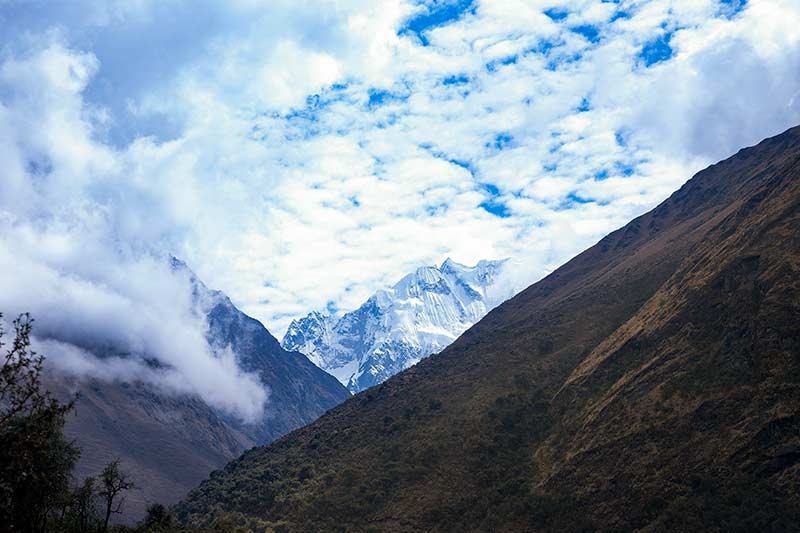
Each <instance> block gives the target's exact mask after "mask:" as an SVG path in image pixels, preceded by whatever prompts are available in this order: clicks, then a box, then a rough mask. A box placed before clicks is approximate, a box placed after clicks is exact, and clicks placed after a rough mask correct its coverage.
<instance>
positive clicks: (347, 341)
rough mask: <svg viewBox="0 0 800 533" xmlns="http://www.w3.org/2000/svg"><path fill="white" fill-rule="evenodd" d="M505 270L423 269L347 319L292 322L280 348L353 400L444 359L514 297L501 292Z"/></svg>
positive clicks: (498, 265)
mask: <svg viewBox="0 0 800 533" xmlns="http://www.w3.org/2000/svg"><path fill="white" fill-rule="evenodd" d="M504 264H505V261H480V262H478V264H477V265H475V266H474V267H467V266H464V265H460V264H458V263H456V262H455V261H453V260H451V259H447V260H446V261H445V262H444V263H442V266H441V267H439V268H436V267H433V266H431V267H422V268H418V269H417V270H416V272H414V273H412V274H409V275H408V276H406V277H404V278H403V279H402V280H400V281H399V282H398V283H397V284H396V285H395V286H394V287H392V288H390V289H384V290H380V291H378V292H376V293H375V294H374V295H372V296H371V297H370V298H369V299H368V300H367V301H366V302H365V303H364V304H363V305H361V307H359V308H358V309H356V310H355V311H352V312H349V313H345V314H344V315H343V316H341V317H338V318H337V317H332V316H329V315H325V314H322V313H319V312H313V313H311V314H309V315H308V316H306V317H304V318H302V319H300V320H295V321H293V322H292V323H291V325H290V326H289V329H288V330H287V331H286V335H284V337H283V341H282V342H281V345H282V346H283V347H284V348H285V349H287V350H296V351H298V352H302V353H304V354H306V355H307V356H308V357H309V359H311V360H312V361H313V362H314V363H315V364H317V365H318V366H319V367H320V368H322V369H324V370H326V371H327V372H329V373H331V374H333V375H334V376H336V377H337V378H338V379H339V381H341V382H342V383H343V384H345V385H346V386H347V388H348V389H349V390H350V391H351V392H358V391H361V390H364V389H366V388H369V387H372V386H373V385H377V384H378V383H382V382H383V381H385V380H386V379H387V378H389V377H391V376H393V375H394V374H396V373H397V372H399V371H401V370H404V369H406V368H408V367H410V366H411V365H414V364H416V363H417V362H418V361H419V360H420V359H422V358H423V357H427V356H429V355H430V354H432V353H436V352H439V351H441V350H442V349H443V348H444V347H446V346H447V345H449V344H450V343H451V342H453V341H454V340H455V339H456V338H457V337H458V336H459V335H461V334H462V333H463V332H464V331H465V330H466V329H467V328H469V327H470V326H472V325H473V324H474V323H475V322H477V321H478V320H480V319H481V318H483V316H484V315H485V314H486V313H487V312H488V311H490V310H491V309H493V308H494V307H495V306H497V305H498V304H499V303H501V302H502V301H504V300H506V299H507V298H509V297H511V296H513V294H512V292H511V291H510V290H508V289H506V288H504V287H502V286H500V285H499V278H500V275H501V272H502V268H503V265H504Z"/></svg>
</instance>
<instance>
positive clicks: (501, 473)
mask: <svg viewBox="0 0 800 533" xmlns="http://www.w3.org/2000/svg"><path fill="white" fill-rule="evenodd" d="M798 320H800V128H795V129H792V130H789V131H788V132H786V133H784V134H782V135H780V136H777V137H775V138H772V139H768V140H766V141H764V142H762V143H761V144H759V145H758V146H756V147H753V148H749V149H745V150H742V151H740V152H739V153H738V154H736V155H735V156H733V157H731V158H730V159H727V160H725V161H723V162H721V163H719V164H716V165H713V166H711V167H709V168H708V169H706V170H704V171H702V172H700V173H698V174H697V175H696V176H695V177H694V178H692V179H691V180H690V181H688V182H687V183H686V184H685V185H684V186H683V187H682V188H681V189H680V190H679V191H677V192H675V193H674V194H673V195H672V196H671V197H670V198H669V199H667V200H666V201H665V202H663V203H662V204H661V205H659V206H658V207H657V208H655V209H654V210H652V211H651V212H649V213H647V214H645V215H643V216H641V217H639V218H637V219H635V220H634V221H632V222H631V223H630V224H628V225H627V226H625V227H624V228H622V229H620V230H618V231H615V232H613V233H611V234H610V235H608V236H607V237H606V238H604V239H603V240H601V241H600V242H599V243H598V244H596V245H595V246H593V247H592V248H590V249H588V250H587V251H585V252H584V253H582V254H580V255H579V256H577V257H575V258H574V259H573V260H571V261H570V262H569V263H567V264H565V265H564V266H562V267H561V268H559V269H558V270H556V271H555V272H553V273H552V274H551V275H549V276H548V277H547V278H545V279H544V280H542V281H540V282H538V283H536V284H534V285H532V286H531V287H529V288H528V289H526V290H525V291H523V292H522V293H520V294H519V295H517V296H516V297H514V298H512V299H511V300H509V301H507V302H506V303H504V304H502V305H500V306H499V307H498V308H496V309H495V310H494V311H492V312H490V313H489V314H488V315H487V316H486V317H485V318H484V319H483V320H481V321H480V322H479V323H478V324H476V325H475V326H473V327H472V328H471V329H470V330H468V331H467V332H466V333H465V334H464V335H462V336H461V337H460V338H459V339H458V340H457V341H456V342H455V343H453V344H452V345H451V346H449V347H448V348H447V349H445V350H444V351H443V352H442V353H440V354H438V355H434V356H432V357H429V358H427V359H424V360H423V361H421V362H420V363H419V364H418V365H416V366H414V367H413V368H411V369H408V370H406V371H404V372H401V373H399V374H398V375H396V376H394V377H393V378H390V379H389V380H387V381H386V382H385V383H383V384H382V385H380V386H378V387H375V388H373V389H370V390H368V391H365V392H363V393H361V394H358V395H356V396H355V397H354V398H352V399H351V400H349V401H347V402H345V403H344V404H342V405H340V406H339V407H337V408H336V409H333V410H331V411H329V412H328V413H327V414H326V415H324V416H323V417H321V418H320V419H319V420H317V421H316V422H314V423H312V424H311V425H309V426H306V427H304V428H302V429H300V430H297V431H295V432H293V433H291V434H289V435H288V436H286V437H284V438H282V439H280V440H279V441H277V442H275V443H274V444H272V445H270V446H266V447H262V448H256V449H253V450H251V451H249V452H247V453H246V454H244V455H243V456H242V457H241V458H239V459H237V460H236V461H235V462H233V463H231V464H229V465H228V466H227V467H226V468H225V469H224V470H223V471H221V472H218V473H217V474H216V475H215V476H214V477H212V478H211V479H210V480H207V481H205V482H204V483H202V484H201V485H200V486H199V487H198V488H197V489H195V490H193V491H192V492H191V493H190V495H189V496H188V497H187V499H186V500H185V501H184V502H182V503H181V504H180V506H179V507H178V510H179V514H180V517H181V518H182V519H183V520H184V521H185V522H187V523H192V524H203V523H207V522H208V520H209V519H210V517H211V516H212V514H213V513H212V506H215V505H219V506H221V508H222V509H225V510H227V511H229V512H232V513H236V514H240V515H242V519H243V520H249V521H250V523H251V524H256V523H258V524H261V525H264V524H267V525H269V524H272V523H277V522H281V523H283V524H284V525H286V526H287V527H288V528H289V529H292V530H304V529H309V528H310V529H325V528H333V527H340V528H346V529H348V530H354V531H359V530H367V529H369V528H377V529H380V530H384V531H412V530H501V531H519V530H549V531H554V530H581V529H599V530H637V529H641V530H647V531H660V530H673V531H674V530H686V531H696V530H709V529H710V530H722V531H734V530H750V531H755V530H762V531H763V530H793V529H796V528H797V524H798V523H800V515H799V513H798V509H800V497H799V496H798V494H800V415H798V413H800V328H798V323H799V322H798ZM278 495H280V497H278Z"/></svg>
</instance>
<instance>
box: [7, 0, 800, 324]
mask: <svg viewBox="0 0 800 533" xmlns="http://www.w3.org/2000/svg"><path fill="white" fill-rule="evenodd" d="M80 5H81V6H83V7H81V8H80V10H79V11H83V12H87V13H94V15H93V16H92V17H91V18H89V19H86V18H81V17H80V16H78V14H76V12H75V11H74V10H69V9H66V8H63V9H62V8H59V9H58V10H54V12H53V13H47V12H40V13H37V14H36V16H35V17H34V16H32V15H30V13H31V11H30V9H29V8H28V9H27V10H26V8H25V7H24V6H25V3H20V4H17V3H16V2H11V3H6V4H5V5H4V8H0V9H5V10H6V11H7V15H6V16H5V17H4V18H3V20H4V21H10V24H8V26H9V27H10V28H11V30H10V31H9V32H8V37H7V39H8V40H9V42H10V43H11V44H8V45H7V47H6V48H7V49H8V50H11V51H12V52H15V53H16V55H12V56H10V57H8V58H6V61H5V63H4V64H6V65H8V66H4V67H3V80H6V81H5V84H4V87H5V88H3V89H0V91H2V92H0V95H2V96H0V98H2V100H0V101H2V102H3V106H4V107H3V110H2V112H3V117H4V118H3V122H2V124H4V126H0V127H5V128H7V131H4V132H3V134H2V135H3V136H2V139H3V142H2V143H0V144H2V146H0V150H4V151H10V152H9V153H12V152H13V153H12V154H11V155H13V157H6V158H5V159H6V160H8V161H11V163H9V167H8V168H9V169H10V170H8V171H7V172H8V179H4V180H3V182H2V184H0V187H3V189H2V190H1V191H0V192H3V193H4V194H3V196H4V198H5V197H8V198H15V199H16V200H14V201H10V200H9V202H6V203H13V204H14V205H15V206H14V207H8V206H6V205H5V204H3V210H4V214H3V216H4V217H6V219H7V220H9V221H10V222H9V224H15V227H16V228H23V227H28V228H29V229H27V230H25V231H27V232H28V234H30V237H29V238H30V239H32V242H34V241H36V240H37V239H38V240H43V239H49V240H48V242H51V243H56V242H58V238H59V236H60V238H61V239H62V240H65V241H67V242H73V241H71V240H70V239H73V238H74V237H73V235H77V234H80V235H82V237H83V238H81V239H80V242H81V243H82V244H81V245H80V248H81V249H85V250H87V255H88V253H90V252H91V253H94V254H98V255H99V256H100V257H105V258H108V259H107V262H104V263H102V265H101V264H100V263H97V262H95V263H92V264H94V265H95V266H94V267H93V268H94V271H93V275H98V276H100V275H102V276H106V275H107V274H98V273H97V272H100V271H104V270H105V269H106V268H110V267H108V265H112V264H118V263H119V262H120V261H121V260H120V259H119V258H120V257H122V258H126V259H125V260H126V261H129V262H130V261H133V259H130V258H137V259H136V260H137V261H138V260H140V259H139V258H141V257H143V255H142V254H143V251H147V252H148V253H150V251H152V250H161V251H170V252H172V253H174V254H176V255H178V256H180V257H182V258H185V259H186V260H187V261H188V262H189V264H191V265H192V266H193V267H194V268H195V269H196V270H197V271H198V274H199V276H200V277H201V278H202V279H204V280H205V281H206V282H208V283H209V284H210V285H213V286H215V287H219V288H222V289H224V290H225V291H226V292H227V293H228V294H230V295H231V297H232V299H233V300H234V302H236V303H237V304H238V305H239V306H240V307H242V308H243V309H244V310H245V311H246V312H248V313H249V314H251V315H253V316H256V317H257V318H259V319H261V320H262V321H263V322H265V324H267V326H268V327H270V329H271V330H273V332H274V333H276V334H280V333H282V330H283V328H284V327H285V326H286V325H287V324H288V322H289V321H290V320H291V319H292V318H294V317H296V316H298V315H303V314H305V313H306V312H308V311H309V310H311V309H315V308H322V307H325V306H326V305H327V304H328V303H331V304H332V306H333V307H338V308H342V309H349V308H352V307H354V306H355V305H357V304H358V303H359V302H361V301H363V300H364V299H365V298H366V297H367V296H368V295H369V294H371V293H372V292H374V290H375V289H376V288H378V287H380V286H385V285H390V284H392V283H393V282H395V281H397V279H399V278H400V277H401V276H402V275H403V274H404V273H406V272H408V271H411V270H413V269H414V268H415V267H417V266H419V265H421V264H435V263H439V262H441V260H442V259H443V258H444V257H446V256H451V257H453V258H454V259H455V260H457V261H460V262H463V263H474V262H475V261H477V260H478V259H481V258H499V257H513V258H516V261H517V263H516V264H518V265H520V267H519V268H515V269H512V270H514V272H516V275H515V276H514V279H513V280H510V281H509V283H513V284H514V285H515V286H516V287H517V288H521V287H523V286H524V285H526V284H528V283H531V282H533V281H535V280H536V279H538V278H540V277H542V276H543V275H545V274H546V273H547V272H549V271H550V270H552V269H553V268H555V267H556V266H558V265H559V264H561V263H563V262H564V261H565V260H567V259H569V257H571V256H572V255H573V254H575V253H577V252H579V251H580V250H581V249H583V248H585V247H586V246H588V245H590V244H592V243H593V242H595V241H596V240H597V239H599V238H600V237H602V235H604V234H605V233H607V232H609V231H611V230H613V229H614V228H616V227H618V226H620V225H621V224H623V223H624V222H626V221H627V220H629V219H630V218H632V217H634V216H636V215H638V214H641V213H642V212H644V211H646V210H647V209H649V208H651V207H652V206H654V205H655V204H657V203H658V202H659V201H661V200H662V199H664V198H665V197H666V196H668V194H669V193H670V192H672V191H673V190H675V189H676V188H677V187H679V186H680V185H681V184H682V182H683V181H684V180H685V179H686V178H688V177H690V176H691V174H693V173H694V172H695V171H697V170H699V169H701V168H702V167H703V166H705V165H707V164H710V163H712V162H714V161H716V160H719V159H721V158H723V157H725V156H727V155H729V154H731V153H733V152H735V151H736V150H737V149H738V148H740V147H742V146H745V145H748V144H752V143H755V142H757V141H758V140H760V139H761V138H763V137H765V136H768V135H772V134H776V133H778V132H780V131H782V130H783V129H786V128H788V127H790V126H792V125H794V124H796V123H797V122H800V29H798V28H800V5H798V4H797V2H794V1H793V0H749V1H747V2H728V1H721V0H623V1H621V2H600V1H599V0H525V1H523V0H491V1H480V0H476V1H474V2H468V1H460V0H459V1H456V0H452V1H451V0H436V1H434V0H431V1H425V2H412V1H406V0H384V1H380V2H376V1H373V0H348V1H337V2H323V3H319V2H294V1H293V2H289V1H282V0H281V1H277V2H262V1H257V0H240V1H237V2H232V3H228V4H226V5H225V6H224V7H221V5H220V4H218V3H214V2H208V3H206V2H200V3H187V2H167V3H163V2H162V3H151V2H139V3H137V8H136V9H110V8H109V9H105V8H103V9H100V8H98V7H97V5H99V4H96V3H94V2H90V1H89V0H85V1H83V2H82V3H80ZM115 5H116V4H115ZM120 5H123V4H120ZM6 6H12V7H14V8H15V14H13V15H14V16H12V15H8V12H9V10H10V8H9V7H6ZM91 6H94V7H91ZM19 13H28V15H26V16H22V15H19ZM189 13H191V14H192V15H193V16H188V14H189ZM15 17H16V18H15ZM15 20H17V21H19V22H16V23H15ZM54 27H55V28H57V30H53V29H52V28H54ZM54 31H55V32H56V34H57V36H58V37H57V41H56V42H58V43H61V44H58V45H54V46H51V47H50V48H48V49H49V50H51V52H49V53H55V54H63V56H64V58H63V60H61V59H59V60H58V61H55V62H52V63H48V61H47V60H46V54H45V53H44V52H42V54H39V55H36V57H37V58H38V59H37V60H36V61H37V62H36V65H34V64H33V63H30V61H29V60H25V61H27V63H25V65H27V66H26V67H25V68H22V67H20V65H21V64H22V63H23V61H22V60H20V59H18V57H21V56H20V54H19V53H17V52H20V51H29V49H30V47H31V46H32V45H31V42H40V41H41V39H42V37H41V35H43V32H44V33H45V34H46V33H47V32H50V35H53V32H54ZM31 34H32V35H36V36H37V37H36V38H35V39H33V40H31V38H30V37H29V35H31ZM169 35H177V36H178V37H177V38H175V39H174V40H171V39H170V37H169ZM133 36H135V37H136V38H135V39H134V38H133ZM115 37H117V38H118V40H117V41H115V40H114V39H115ZM115 42H118V43H120V44H118V45H114V44H113V43H115ZM143 43H144V44H143ZM148 43H149V44H148ZM20 53H21V52H20ZM22 55H24V54H22ZM25 57H33V55H31V54H28V55H27V56H25ZM55 57H61V56H55ZM129 57H136V58H147V59H146V60H141V61H140V60H138V59H137V60H131V61H135V62H134V63H133V64H130V65H129V64H128V63H127V60H128V58H129ZM63 64H70V65H72V67H71V70H70V69H67V70H62V71H59V70H58V68H56V67H55V66H52V65H63ZM48 65H51V66H48ZM34 66H35V68H34ZM31 69H33V71H35V72H36V74H35V76H38V77H34V78H26V76H27V77H30V76H34V74H31V72H33V71H32V70H31ZM36 69H38V70H36ZM26 79H29V81H26ZM30 80H33V81H30ZM43 80H45V81H46V80H49V81H46V83H45V81H43ZM26 84H27V85H26ZM48 84H49V85H48ZM9 85H11V86H13V87H23V86H27V87H29V88H30V89H31V90H32V92H30V94H29V91H28V90H27V89H26V90H22V89H19V90H17V91H16V93H15V92H14V90H12V89H9V88H8V86H9ZM41 87H50V89H47V95H44V94H39V93H40V92H41V91H40V88H41ZM37 91H39V92H37ZM12 93H14V94H12ZM17 93H18V94H17ZM37 94H39V96H36V95H37ZM59 95H61V96H59ZM26 106H27V108H26ZM24 109H28V111H26V112H23V111H22V110H24ZM25 113H27V114H25ZM34 116H35V117H36V120H34V119H32V118H31V117H34ZM15 117H16V118H15ZM13 120H16V121H17V122H16V123H15V122H12V121H13ZM45 124H47V125H45ZM72 128H77V129H76V130H74V131H77V132H78V134H77V135H75V134H73V133H72V131H73V129H72ZM145 134H146V135H145ZM7 139H13V142H6V140H7ZM21 147H22V148H21ZM58 147H60V148H58ZM23 149H24V150H25V154H26V156H25V157H21V156H19V155H18V154H16V152H15V151H19V150H23ZM28 154H30V155H32V154H38V155H36V157H30V156H29V155H28ZM14 161H17V162H18V163H14ZM30 161H33V162H32V163H31V162H30ZM14 165H17V167H14ZM43 174H46V176H47V177H46V178H42V175H43ZM62 175H63V176H71V178H69V179H70V180H78V181H76V182H74V183H78V182H80V183H81V185H80V186H73V185H72V183H73V182H72V181H69V182H68V183H69V185H68V186H62V187H56V186H51V185H48V187H41V186H40V185H37V183H42V182H44V181H46V182H47V183H48V184H51V183H56V184H57V183H59V180H61V179H62V178H61V177H60V176H62ZM4 178H5V177H4ZM6 190H8V191H11V192H10V193H8V194H9V196H6V194H5V193H6ZM87 198H88V199H89V201H87V200H86V199H87ZM0 202H3V200H2V199H0ZM21 206H28V207H27V208H25V207H21ZM67 206H68V207H67ZM23 209H27V211H26V212H22V210H23ZM54 210H56V211H58V213H53V214H47V213H52V211H54ZM76 210H80V212H81V215H80V216H78V217H75V216H71V215H69V213H73V212H76ZM62 211H63V212H62ZM42 213H45V215H43V214H42ZM106 220H108V222H106ZM101 221H102V223H101ZM58 224H61V225H63V226H64V227H63V228H62V229H60V230H58V231H56V230H55V229H53V228H56V226H57V225H58ZM42 225H44V226H43V227H45V229H46V230H47V231H44V230H42V227H40V226H42ZM108 227H111V228H114V230H113V231H112V232H109V230H106V229H98V228H108ZM15 231H16V232H17V233H20V232H22V231H23V230H22V229H17V230H15ZM98 243H99V244H98ZM16 246H18V245H17V244H13V245H9V250H11V252H9V253H18V252H16V250H15V249H14V247H16ZM50 246H56V244H51V245H50ZM58 246H62V247H67V248H68V246H67V245H65V244H63V243H62V244H59V245H58ZM30 247H31V248H35V245H34V244H31V246H30ZM109 250H112V251H113V254H114V255H113V256H109V255H108V253H109ZM31 253H32V252H31ZM68 253H69V252H68V251H61V252H59V253H56V252H52V251H51V252H48V254H50V255H52V256H54V257H55V259H53V258H52V257H50V255H48V257H46V258H41V257H38V256H37V257H33V258H31V263H33V264H41V263H42V262H44V264H46V265H53V264H54V263H53V261H56V260H57V259H58V260H64V259H62V255H63V254H67V255H68ZM59 254H62V255H59ZM145 256H146V254H145ZM64 261H65V260H64ZM87 263H89V262H88V261H87ZM123 264H125V263H123ZM54 268H56V270H58V269H59V268H60V267H54ZM72 268H73V266H72V264H70V265H69V266H64V267H63V268H61V270H58V271H59V272H62V273H64V275H68V274H69V272H70V269H72ZM82 268H87V269H88V268H90V267H89V266H83V267H82ZM92 279H95V278H92ZM97 279H100V278H97ZM102 283H106V281H103V282H102Z"/></svg>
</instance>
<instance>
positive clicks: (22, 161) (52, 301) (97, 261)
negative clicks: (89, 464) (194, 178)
mask: <svg viewBox="0 0 800 533" xmlns="http://www.w3.org/2000/svg"><path fill="white" fill-rule="evenodd" d="M96 69H97V62H96V60H95V59H94V56H92V55H91V54H82V53H76V52H73V51H70V50H68V49H66V48H64V47H63V46H61V45H60V44H58V42H57V41H55V40H54V41H51V42H48V43H46V46H44V47H42V48H41V49H39V50H37V51H35V52H33V53H31V54H29V55H28V56H25V57H22V58H16V57H11V58H7V59H6V60H5V61H4V62H3V63H2V65H0V160H2V161H3V170H2V173H3V174H2V179H0V273H2V275H0V311H2V312H3V313H5V315H6V317H7V318H8V317H11V316H14V315H16V314H18V313H21V312H30V313H31V314H32V315H33V316H34V318H35V320H36V327H35V330H34V331H35V334H36V346H37V347H38V348H39V349H40V350H41V352H42V353H43V354H45V355H46V356H47V357H48V361H49V362H50V364H52V365H53V366H55V367H57V368H59V369H61V370H62V371H67V372H70V373H73V374H76V375H81V376H90V377H94V378H97V379H105V380H119V381H137V380H138V381H145V382H149V383H152V384H154V385H157V386H159V387H161V388H162V389H164V390H168V391H173V392H177V393H187V394H198V395H200V396H201V397H202V398H203V399H204V400H205V401H206V402H207V403H209V404H210V405H212V406H214V407H216V408H219V409H222V410H225V411H226V412H229V413H231V414H234V415H236V416H239V417H241V418H242V419H245V420H252V419H255V418H256V417H258V416H260V415H261V414H262V411H263V408H264V404H265V402H266V397H267V393H266V391H265V390H264V388H263V387H262V385H261V383H260V382H259V381H258V379H257V377H255V376H252V375H248V374H245V373H243V372H242V371H241V370H240V369H239V368H238V366H237V364H236V360H235V357H234V355H233V354H232V353H230V351H223V352H221V353H217V352H215V351H213V350H212V349H211V348H210V347H209V345H208V343H207V342H206V338H205V333H206V329H207V325H206V322H205V316H204V315H203V312H202V310H201V309H198V308H196V303H195V302H194V301H193V299H192V286H191V282H190V279H189V275H188V273H187V272H186V271H185V270H177V271H176V270H173V269H172V268H171V264H170V261H169V256H168V255H166V254H165V253H164V250H168V249H169V248H170V245H171V243H172V242H173V241H174V240H175V239H176V238H179V236H180V229H181V227H182V224H181V221H180V220H175V218H174V217H172V216H170V215H168V213H170V212H172V213H174V212H175V211H174V210H167V209H164V208H163V204H164V202H165V201H168V199H167V200H165V197H162V196H161V195H160V194H157V193H156V192H155V191H154V190H153V189H150V188H147V187H145V186H143V184H144V183H145V181H146V180H145V179H144V178H145V177H144V175H143V174H142V172H147V170H145V169H143V168H142V165H141V164H140V161H141V159H140V158H139V154H136V155H134V154H135V153H136V152H139V151H142V150H145V151H146V150H148V149H157V148H156V147H155V146H154V145H152V144H150V143H149V141H147V140H142V141H140V142H138V143H137V144H136V145H133V146H131V147H129V148H128V149H126V150H124V151H118V150H115V149H113V148H111V147H109V146H107V145H104V144H102V143H98V142H96V141H95V138H94V137H95V134H96V131H97V129H98V128H100V127H102V124H103V120H104V116H103V112H102V110H98V109H92V108H91V107H88V106H86V105H84V102H83V100H82V98H81V91H82V90H83V88H84V87H85V85H86V83H87V81H88V79H89V78H90V76H92V74H93V73H94V72H95V70H96ZM147 178H149V176H148V177H147ZM167 194H168V193H167ZM148 361H150V362H149V363H148ZM154 362H157V363H154Z"/></svg>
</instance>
